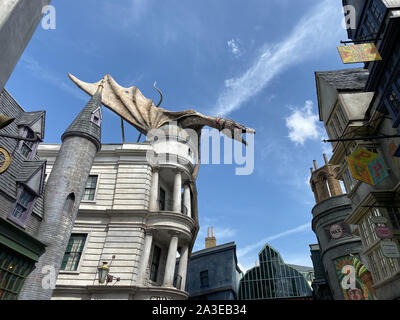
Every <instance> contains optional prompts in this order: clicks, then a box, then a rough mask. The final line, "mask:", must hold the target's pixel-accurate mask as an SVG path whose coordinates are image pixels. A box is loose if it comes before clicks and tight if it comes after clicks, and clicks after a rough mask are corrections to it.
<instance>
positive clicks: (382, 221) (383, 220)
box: [371, 216, 387, 224]
mask: <svg viewBox="0 0 400 320" xmlns="http://www.w3.org/2000/svg"><path fill="white" fill-rule="evenodd" d="M371 220H372V223H375V224H385V223H387V219H386V218H385V217H375V216H374V217H372V218H371Z"/></svg>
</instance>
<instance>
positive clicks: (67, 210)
mask: <svg viewBox="0 0 400 320" xmlns="http://www.w3.org/2000/svg"><path fill="white" fill-rule="evenodd" d="M74 203H75V194H73V193H71V194H70V195H69V196H68V197H67V200H65V204H64V209H63V213H64V214H72V209H73V208H74Z"/></svg>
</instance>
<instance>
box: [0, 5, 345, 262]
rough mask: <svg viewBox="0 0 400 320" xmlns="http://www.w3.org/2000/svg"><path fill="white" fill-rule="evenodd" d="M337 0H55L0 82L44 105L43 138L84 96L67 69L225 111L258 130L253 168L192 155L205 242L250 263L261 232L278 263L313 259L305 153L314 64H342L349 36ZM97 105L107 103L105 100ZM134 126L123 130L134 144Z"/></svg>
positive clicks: (37, 106)
mask: <svg viewBox="0 0 400 320" xmlns="http://www.w3.org/2000/svg"><path fill="white" fill-rule="evenodd" d="M341 2H342V1H340V0H301V1H297V0H268V1H265V0H264V1H262V0H247V1H242V0H240V1H239V0H219V1H215V0H202V1H199V0H186V1H178V0H164V1H159V0H113V1H109V0H85V1H63V0H53V1H52V3H51V4H52V5H53V6H54V7H55V8H56V29H55V30H44V29H43V28H41V27H40V26H39V28H38V29H37V31H36V33H35V34H34V37H33V38H32V40H31V42H30V43H29V45H28V47H27V49H26V50H25V52H24V54H23V56H22V58H21V60H20V61H19V63H18V65H17V67H16V69H15V70H14V73H13V75H12V76H11V78H10V80H9V81H8V83H7V85H6V88H7V90H9V91H10V92H11V94H12V95H13V96H14V97H15V98H16V99H17V101H18V102H19V103H20V104H21V105H22V106H23V107H24V108H25V109H26V110H27V111H33V110H42V109H45V110H46V111H47V118H46V138H45V142H47V143H59V142H60V136H61V134H62V133H63V131H64V130H65V129H66V128H67V126H68V125H69V123H70V122H71V121H72V120H73V118H74V117H75V116H76V115H77V114H78V112H79V111H80V110H81V108H82V107H83V105H84V104H85V103H86V102H87V101H88V96H87V95H86V94H84V93H83V92H81V91H80V90H79V89H78V88H77V87H75V86H74V85H73V84H72V82H71V81H70V80H69V79H68V77H67V73H68V72H71V73H72V74H74V75H75V76H77V77H78V78H80V79H82V80H84V81H87V82H95V81H98V80H100V79H101V78H102V77H103V76H104V75H105V74H107V73H110V74H111V75H112V76H113V77H114V79H116V81H117V82H118V83H120V84H121V85H123V86H126V87H128V86H132V85H135V86H137V87H138V88H139V89H140V90H141V91H142V93H143V94H144V95H145V96H146V97H148V98H151V99H153V100H154V101H158V94H157V92H156V91H155V90H154V89H153V87H152V85H153V82H154V81H155V80H156V81H157V86H158V87H159V88H160V89H161V90H162V91H163V93H164V101H163V104H162V107H164V108H166V109H169V110H173V111H175V110H186V109H188V108H193V109H196V110H197V111H199V112H201V113H203V114H207V115H214V116H216V115H220V114H222V115H224V116H225V117H228V118H232V119H234V120H236V121H238V122H240V123H242V124H245V125H246V126H248V127H251V128H254V129H256V131H257V133H256V135H255V169H254V172H253V173H252V174H251V175H247V176H237V175H235V168H236V167H237V165H235V164H232V165H222V164H221V165H202V166H201V169H200V174H199V178H198V181H197V186H198V192H199V195H198V202H199V219H200V232H199V234H198V237H197V241H196V245H195V248H194V249H195V250H199V249H202V248H204V237H205V234H206V232H207V227H208V226H213V227H214V230H215V235H216V238H217V244H223V243H226V242H229V241H235V242H236V244H237V250H238V251H237V253H238V259H239V263H240V264H241V265H242V266H243V268H244V269H246V268H249V267H252V266H254V264H255V261H256V260H257V259H258V257H257V253H258V252H259V250H260V249H261V248H262V247H263V245H264V244H265V243H266V242H269V243H270V244H271V245H272V246H273V247H275V248H276V249H277V250H278V251H279V252H280V253H281V255H282V257H283V259H284V260H285V261H286V262H288V263H293V264H302V265H308V266H312V263H311V260H310V251H309V246H308V245H309V244H312V243H316V242H317V240H316V237H315V235H314V233H313V232H312V230H311V218H312V216H311V209H312V207H313V205H314V197H313V195H312V192H311V189H310V187H309V184H308V180H309V175H310V170H309V168H310V167H311V166H312V160H313V159H316V160H317V162H318V163H319V164H320V165H322V162H323V160H322V159H323V158H322V153H323V152H327V153H328V155H329V153H330V146H329V145H324V144H323V143H322V142H321V140H322V137H323V136H325V131H324V130H323V126H322V123H320V122H319V120H318V108H317V101H316V88H315V79H314V71H322V70H334V69H343V68H346V67H345V66H344V65H343V64H342V63H341V61H340V58H339V55H338V53H337V49H336V46H338V45H339V44H340V43H339V42H340V40H345V39H347V34H346V32H345V30H344V29H343V28H342V27H341V21H342V17H343V14H342V11H341ZM104 110H106V109H105V108H104ZM103 113H104V122H103V131H102V136H103V142H104V143H120V142H121V135H120V124H119V122H120V120H119V118H118V116H117V115H115V114H113V113H112V112H111V111H103ZM137 136H138V133H137V132H136V130H135V129H134V128H132V127H128V128H127V129H126V138H127V140H128V141H130V142H136V139H137Z"/></svg>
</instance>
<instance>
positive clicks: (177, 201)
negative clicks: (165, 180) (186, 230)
mask: <svg viewBox="0 0 400 320" xmlns="http://www.w3.org/2000/svg"><path fill="white" fill-rule="evenodd" d="M181 202H182V173H181V172H180V171H179V170H176V173H175V179H174V195H173V204H172V211H176V212H181Z"/></svg>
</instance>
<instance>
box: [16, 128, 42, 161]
mask: <svg viewBox="0 0 400 320" xmlns="http://www.w3.org/2000/svg"><path fill="white" fill-rule="evenodd" d="M29 135H31V136H32V137H29V138H35V137H36V135H35V132H34V131H33V130H32V129H31V128H29V127H28V126H24V127H23V129H22V137H24V138H28V136H29ZM38 145H39V139H37V140H36V141H35V142H33V141H25V140H21V141H20V142H19V145H18V153H19V154H20V155H21V156H22V157H23V158H24V159H25V160H32V159H33V158H34V157H35V155H36V151H37V147H38ZM22 148H26V149H29V153H28V154H27V155H25V153H23V152H22Z"/></svg>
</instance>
